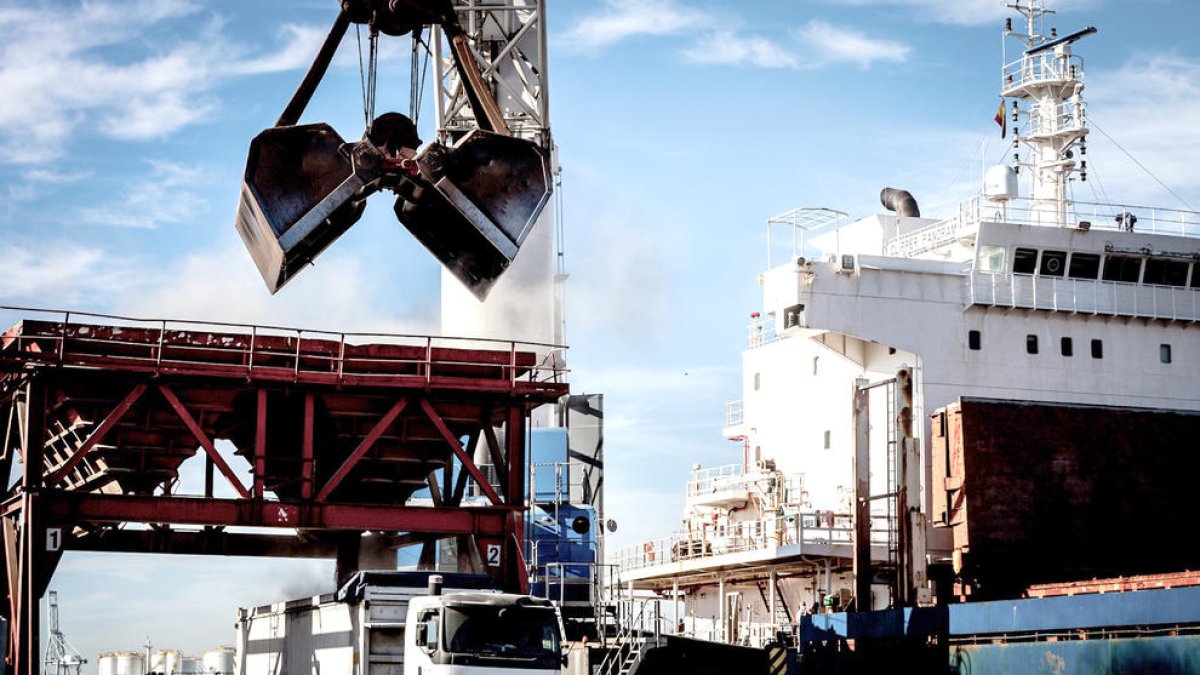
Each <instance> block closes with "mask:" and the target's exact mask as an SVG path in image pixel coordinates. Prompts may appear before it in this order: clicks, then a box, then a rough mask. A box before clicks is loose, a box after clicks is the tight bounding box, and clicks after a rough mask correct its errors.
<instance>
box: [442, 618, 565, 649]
mask: <svg viewBox="0 0 1200 675" xmlns="http://www.w3.org/2000/svg"><path fill="white" fill-rule="evenodd" d="M445 617H446V619H445V636H446V647H447V651H449V652H451V653H457V654H480V655H489V656H492V655H494V656H514V657H521V658H543V657H551V656H552V657H555V658H557V657H558V654H559V647H558V620H557V618H556V616H555V614H554V610H552V609H549V608H543V607H500V608H498V607H487V606H481V607H447V608H446V614H445Z"/></svg>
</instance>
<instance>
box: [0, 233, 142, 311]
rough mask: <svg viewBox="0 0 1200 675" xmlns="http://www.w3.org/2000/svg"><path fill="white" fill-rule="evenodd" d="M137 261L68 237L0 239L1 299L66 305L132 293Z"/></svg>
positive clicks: (135, 279) (23, 302)
mask: <svg viewBox="0 0 1200 675" xmlns="http://www.w3.org/2000/svg"><path fill="white" fill-rule="evenodd" d="M137 267H138V261H136V260H131V259H129V258H124V259H118V258H117V257H115V256H110V255H109V254H108V253H107V252H106V251H104V250H102V249H100V248H98V247H92V246H82V245H79V244H77V243H73V242H68V241H41V242H19V241H11V240H10V241H5V246H4V255H3V256H0V303H4V304H35V305H37V306H40V307H54V306H58V307H68V306H74V305H77V304H79V303H80V302H82V301H83V300H84V299H88V300H91V299H93V298H96V297H106V296H110V295H112V294H115V293H125V292H133V289H134V288H135V287H137V286H138V285H139V282H140V279H141V276H140V275H139V274H137V273H136V271H135V270H136V269H137Z"/></svg>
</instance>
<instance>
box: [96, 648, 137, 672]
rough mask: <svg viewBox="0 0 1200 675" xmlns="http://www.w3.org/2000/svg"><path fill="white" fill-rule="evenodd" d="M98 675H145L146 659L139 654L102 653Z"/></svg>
mask: <svg viewBox="0 0 1200 675" xmlns="http://www.w3.org/2000/svg"><path fill="white" fill-rule="evenodd" d="M97 672H98V673H99V675H145V673H146V657H144V656H142V653H141V652H104V653H102V654H100V658H99V660H98V668H97Z"/></svg>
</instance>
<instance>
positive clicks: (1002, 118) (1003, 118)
mask: <svg viewBox="0 0 1200 675" xmlns="http://www.w3.org/2000/svg"><path fill="white" fill-rule="evenodd" d="M996 124H999V125H1000V138H1005V137H1007V136H1008V106H1007V101H1005V100H1004V99H1000V109H999V110H997V111H996Z"/></svg>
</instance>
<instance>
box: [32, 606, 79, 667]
mask: <svg viewBox="0 0 1200 675" xmlns="http://www.w3.org/2000/svg"><path fill="white" fill-rule="evenodd" d="M49 604H50V607H49V609H50V625H49V631H50V639H49V640H48V644H47V645H46V658H45V662H44V664H43V665H42V672H43V673H45V674H46V675H79V671H80V669H81V668H82V667H83V664H85V663H87V659H85V658H83V655H82V654H80V653H79V650H77V649H75V647H74V646H72V645H71V643H70V642H68V641H67V638H66V636H65V635H63V633H62V629H61V628H59V627H58V591H50V603H49Z"/></svg>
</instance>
